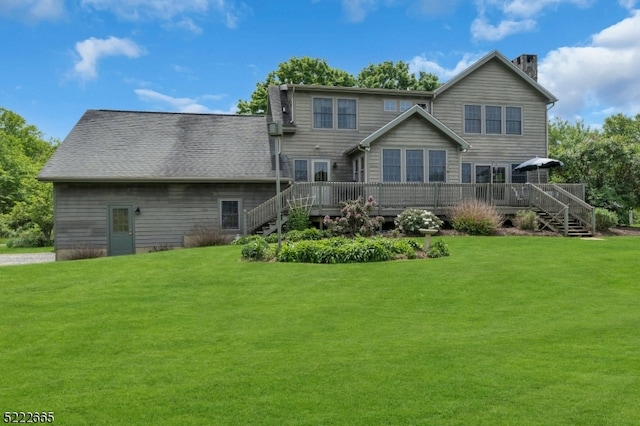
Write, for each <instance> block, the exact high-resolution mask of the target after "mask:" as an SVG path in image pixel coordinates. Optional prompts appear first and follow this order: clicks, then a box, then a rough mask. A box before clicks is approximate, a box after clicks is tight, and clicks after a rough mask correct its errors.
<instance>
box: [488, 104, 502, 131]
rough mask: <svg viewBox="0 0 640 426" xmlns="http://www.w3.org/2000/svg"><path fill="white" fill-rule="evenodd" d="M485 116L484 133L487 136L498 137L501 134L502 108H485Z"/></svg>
mask: <svg viewBox="0 0 640 426" xmlns="http://www.w3.org/2000/svg"><path fill="white" fill-rule="evenodd" d="M484 114H485V133H486V134H488V135H499V134H501V133H502V107H499V106H486V107H485V108H484Z"/></svg>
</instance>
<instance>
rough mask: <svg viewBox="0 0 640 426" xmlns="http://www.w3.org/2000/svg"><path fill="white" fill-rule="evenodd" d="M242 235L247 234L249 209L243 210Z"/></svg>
mask: <svg viewBox="0 0 640 426" xmlns="http://www.w3.org/2000/svg"><path fill="white" fill-rule="evenodd" d="M242 236H243V237H246V236H247V209H244V210H243V211H242Z"/></svg>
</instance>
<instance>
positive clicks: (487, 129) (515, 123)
mask: <svg viewBox="0 0 640 426" xmlns="http://www.w3.org/2000/svg"><path fill="white" fill-rule="evenodd" d="M483 121H484V123H483ZM503 123H504V124H503ZM483 124H484V126H483ZM464 131H465V133H484V134H486V135H503V134H506V135H521V134H522V108H521V107H503V106H500V105H486V106H484V107H482V106H480V105H465V106H464Z"/></svg>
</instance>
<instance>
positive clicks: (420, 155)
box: [405, 149, 424, 182]
mask: <svg viewBox="0 0 640 426" xmlns="http://www.w3.org/2000/svg"><path fill="white" fill-rule="evenodd" d="M405 158H406V160H405V162H406V165H405V169H406V181H407V182H424V151H423V150H421V149H407V150H406V151H405Z"/></svg>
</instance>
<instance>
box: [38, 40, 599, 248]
mask: <svg viewBox="0 0 640 426" xmlns="http://www.w3.org/2000/svg"><path fill="white" fill-rule="evenodd" d="M536 75H537V71H536V57H535V55H523V56H521V57H519V58H516V59H515V60H514V61H513V62H512V61H510V60H508V59H507V58H505V57H504V56H503V55H502V54H500V53H499V52H495V51H494V52H492V53H490V54H488V55H486V56H485V57H483V58H482V59H480V60H479V61H478V62H476V63H475V64H473V65H472V66H470V67H469V68H468V69H467V70H465V71H464V72H462V73H461V74H459V75H458V76H456V77H455V78H453V79H452V80H450V81H449V82H447V83H446V84H444V85H442V86H441V87H440V88H438V89H437V90H435V91H433V92H427V91H403V90H387V89H363V88H354V87H327V86H315V85H297V84H287V85H282V86H273V87H270V88H269V99H268V110H267V114H266V117H264V116H239V115H235V116H234V115H213V114H179V113H157V112H130V111H105V110H89V111H87V112H86V113H85V114H84V116H83V117H82V118H81V119H80V121H79V122H78V123H77V124H76V126H75V127H74V128H73V129H72V131H71V133H70V134H69V135H68V137H67V138H66V139H65V140H64V142H63V143H62V144H61V145H60V146H59V148H58V150H57V152H56V153H55V154H54V156H53V157H52V158H51V160H50V161H49V162H48V163H47V164H46V165H45V167H44V168H43V170H42V171H41V173H40V174H39V179H40V180H42V181H50V182H53V184H54V210H55V218H54V219H55V225H54V227H55V242H56V253H57V255H58V258H61V259H63V258H65V253H67V252H68V251H70V250H73V249H74V248H77V247H83V246H90V247H98V248H100V249H102V250H103V251H104V253H105V254H108V255H116V254H125V253H135V252H142V251H147V250H149V249H151V248H152V247H154V246H156V245H158V244H163V245H168V246H183V245H184V244H185V242H186V241H187V240H188V239H189V236H190V235H191V234H192V233H193V232H194V231H193V230H194V228H195V227H197V226H199V225H200V224H210V225H211V226H216V227H219V228H220V229H221V230H223V231H224V232H229V233H233V234H240V233H249V232H254V231H255V230H259V229H261V228H262V227H263V225H265V224H266V223H268V222H270V221H272V220H273V219H274V218H275V216H276V212H277V208H278V206H279V207H280V208H284V209H285V210H286V206H287V202H288V201H290V200H295V199H298V200H301V199H304V200H306V203H307V205H308V206H309V207H310V209H311V210H310V211H311V214H312V215H313V216H315V217H316V218H321V217H322V216H323V215H325V214H336V213H337V211H338V208H339V204H340V202H341V201H345V200H348V199H355V198H356V197H358V196H368V195H372V196H374V198H376V199H377V201H378V206H379V211H378V214H382V215H384V216H386V217H388V218H390V219H391V218H393V216H394V215H396V214H397V213H399V212H400V211H401V210H402V209H404V208H406V207H418V206H420V207H425V208H430V209H432V210H434V211H436V212H437V213H438V214H443V215H446V212H447V208H450V207H451V206H452V205H453V204H454V203H457V202H459V201H460V200H461V199H464V198H468V197H474V198H478V197H480V198H482V199H484V200H487V201H488V202H491V203H493V204H495V205H497V206H499V207H500V208H503V209H504V210H503V211H504V212H505V213H507V214H509V213H514V212H515V211H516V210H517V209H522V208H523V207H528V206H531V205H533V204H535V205H536V207H538V208H539V209H541V210H544V211H545V212H546V213H547V214H549V215H550V217H551V218H552V219H553V221H555V222H554V223H555V225H554V224H552V219H549V223H548V226H549V227H553V226H556V227H559V230H563V229H564V232H565V234H566V233H567V229H568V223H569V220H570V219H569V218H570V217H571V218H573V219H575V220H577V221H578V222H580V223H581V224H582V225H584V226H587V227H590V226H592V223H593V221H592V216H593V214H592V209H591V210H590V209H589V208H590V206H588V205H586V206H585V205H584V204H586V203H584V201H583V200H584V188H583V187H582V186H581V185H562V186H558V185H550V184H547V183H546V181H547V172H546V170H540V171H538V172H539V173H531V172H529V173H528V174H527V173H515V172H513V171H512V170H513V168H514V167H515V166H516V165H518V164H520V163H521V162H523V161H525V160H527V159H529V158H532V157H535V156H540V157H544V156H546V155H547V123H548V110H549V108H550V107H552V106H553V104H554V103H555V102H556V100H557V99H556V98H555V97H554V96H553V95H552V94H551V93H549V92H548V91H547V90H546V89H545V88H544V87H542V86H541V85H540V84H539V83H538V82H537V81H536V78H535V77H536ZM274 124H275V126H274ZM278 147H279V149H278ZM277 159H279V161H278V160H277ZM276 161H277V164H276ZM276 165H277V166H278V167H276ZM276 168H279V171H280V179H276ZM280 181H281V183H282V191H281V194H280V196H279V197H277V196H276V186H277V183H279V182H280ZM576 218H577V219H576ZM541 220H544V219H542V218H541ZM271 229H273V227H272V228H271Z"/></svg>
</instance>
